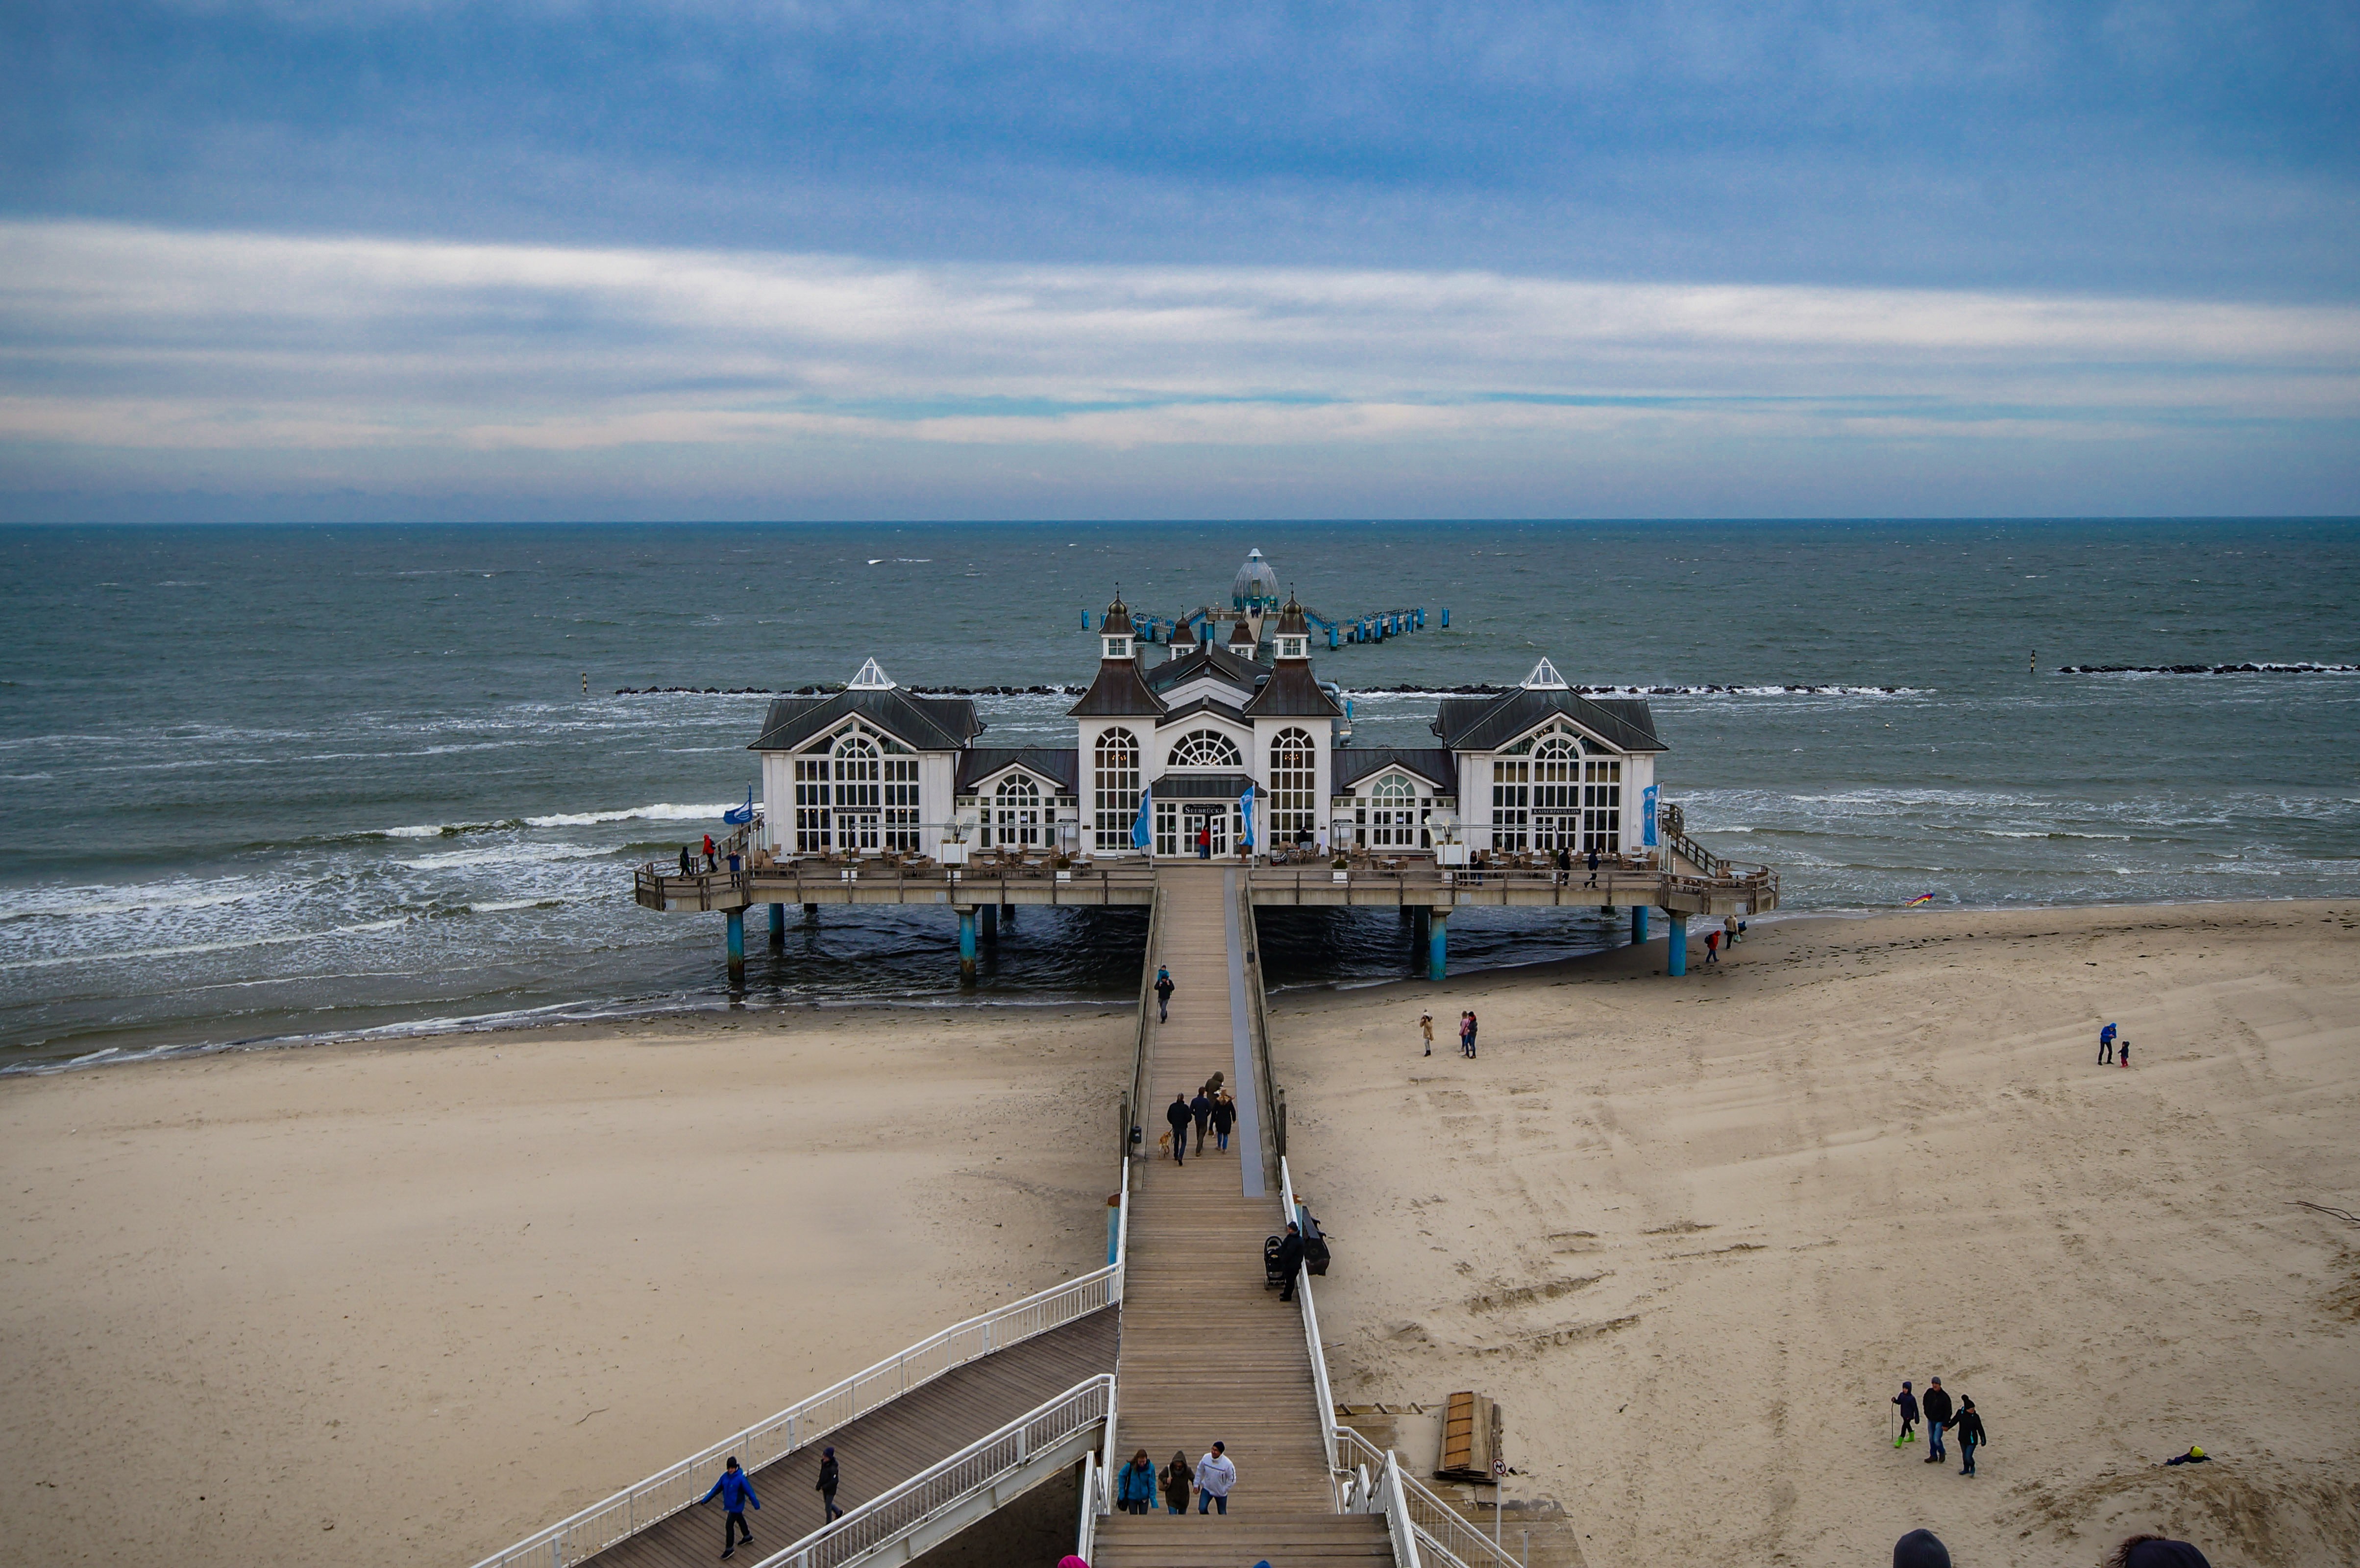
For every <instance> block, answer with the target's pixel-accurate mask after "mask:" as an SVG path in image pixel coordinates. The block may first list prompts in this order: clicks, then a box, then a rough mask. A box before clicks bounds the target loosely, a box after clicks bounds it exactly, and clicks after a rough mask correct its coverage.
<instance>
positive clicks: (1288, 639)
mask: <svg viewBox="0 0 2360 1568" xmlns="http://www.w3.org/2000/svg"><path fill="white" fill-rule="evenodd" d="M1273 646H1274V648H1276V657H1277V658H1278V659H1279V661H1280V662H1282V663H1284V662H1287V661H1290V660H1299V661H1301V662H1302V663H1305V664H1308V663H1310V662H1311V623H1310V622H1308V621H1306V620H1305V619H1304V618H1303V606H1302V605H1301V604H1298V603H1296V602H1295V593H1294V591H1293V590H1291V589H1290V590H1289V591H1288V592H1287V595H1286V604H1284V606H1283V607H1282V608H1281V609H1280V610H1279V612H1278V630H1277V632H1276V633H1275V634H1274V642H1273Z"/></svg>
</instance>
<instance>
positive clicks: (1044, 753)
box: [958, 746, 1082, 795]
mask: <svg viewBox="0 0 2360 1568" xmlns="http://www.w3.org/2000/svg"><path fill="white" fill-rule="evenodd" d="M1081 767H1082V759H1081V754H1080V753H1079V752H1076V750H1075V749H1074V748H1073V747H1072V746H974V747H971V748H970V749H968V750H967V751H966V752H965V753H963V754H961V756H960V757H959V767H958V792H959V793H960V794H962V795H971V794H973V793H975V789H976V786H978V784H981V783H982V782H984V781H985V780H986V779H990V778H991V777H992V776H994V775H995V774H999V773H1004V772H1006V771H1007V770H1008V769H1009V768H1030V769H1031V770H1032V772H1034V773H1037V774H1039V775H1040V776H1041V777H1042V778H1043V779H1050V780H1053V781H1054V783H1055V784H1056V786H1057V788H1058V789H1062V790H1064V791H1065V793H1066V794H1068V795H1070V794H1072V793H1074V791H1075V790H1076V789H1077V788H1079V786H1080V782H1081Z"/></svg>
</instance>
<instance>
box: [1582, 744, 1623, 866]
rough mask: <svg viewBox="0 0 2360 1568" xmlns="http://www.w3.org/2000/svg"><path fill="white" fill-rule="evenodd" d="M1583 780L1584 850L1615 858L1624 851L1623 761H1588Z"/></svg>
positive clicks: (1617, 758)
mask: <svg viewBox="0 0 2360 1568" xmlns="http://www.w3.org/2000/svg"><path fill="white" fill-rule="evenodd" d="M1581 780H1582V781H1581V847H1582V848H1583V849H1585V850H1590V849H1594V850H1597V851H1598V852H1599V853H1601V854H1602V855H1612V854H1615V853H1617V852H1618V851H1620V850H1621V849H1622V758H1621V757H1590V758H1588V759H1586V760H1585V761H1584V762H1583V763H1582V765H1581Z"/></svg>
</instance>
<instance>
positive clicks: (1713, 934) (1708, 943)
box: [1704, 926, 1721, 964]
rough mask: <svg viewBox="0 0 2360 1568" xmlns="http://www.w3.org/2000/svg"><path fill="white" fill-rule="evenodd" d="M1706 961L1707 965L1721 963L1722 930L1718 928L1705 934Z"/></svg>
mask: <svg viewBox="0 0 2360 1568" xmlns="http://www.w3.org/2000/svg"><path fill="white" fill-rule="evenodd" d="M1704 961H1705V962H1706V963H1707V964H1718V963H1720V962H1721V929H1720V928H1719V927H1718V926H1716V927H1715V928H1713V929H1712V930H1711V931H1707V932H1705V933H1704Z"/></svg>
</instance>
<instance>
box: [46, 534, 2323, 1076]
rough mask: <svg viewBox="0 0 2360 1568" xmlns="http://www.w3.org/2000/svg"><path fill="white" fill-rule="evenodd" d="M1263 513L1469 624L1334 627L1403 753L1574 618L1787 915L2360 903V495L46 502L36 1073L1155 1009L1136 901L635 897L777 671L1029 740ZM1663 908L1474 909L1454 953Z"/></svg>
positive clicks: (728, 780)
mask: <svg viewBox="0 0 2360 1568" xmlns="http://www.w3.org/2000/svg"><path fill="white" fill-rule="evenodd" d="M1254 549H1259V550H1262V552H1263V554H1264V556H1265V557H1266V558H1267V559H1268V561H1269V562H1270V564H1271V565H1272V566H1273V568H1274V569H1275V571H1276V572H1277V573H1278V577H1279V581H1280V582H1281V583H1282V584H1284V585H1287V586H1291V587H1293V588H1295V590H1296V591H1298V592H1299V593H1300V594H1301V596H1302V598H1303V600H1304V601H1305V603H1306V604H1310V605H1311V606H1313V607H1314V608H1315V609H1316V610H1317V611H1318V612H1319V613H1320V614H1321V615H1324V616H1326V617H1327V618H1329V619H1336V620H1343V619H1349V618H1356V617H1361V616H1367V615H1375V614H1380V613H1384V612H1393V611H1404V610H1415V609H1418V608H1421V607H1422V608H1423V609H1424V610H1425V612H1426V625H1425V628H1424V629H1423V630H1420V631H1416V632H1414V633H1410V634H1406V635H1403V636H1398V637H1391V638H1389V639H1387V640H1385V641H1382V642H1379V643H1373V644H1369V645H1349V644H1348V645H1346V646H1344V647H1342V648H1338V649H1336V650H1334V651H1329V650H1327V648H1325V647H1324V646H1321V647H1318V648H1317V654H1318V657H1317V670H1318V671H1319V673H1320V675H1321V676H1322V677H1323V678H1325V679H1328V680H1332V681H1337V682H1338V683H1340V684H1341V686H1342V687H1343V689H1344V690H1345V691H1346V692H1347V693H1348V694H1349V697H1350V699H1351V702H1352V710H1353V719H1354V728H1355V738H1356V739H1357V740H1358V742H1359V743H1360V744H1363V745H1386V744H1393V745H1421V744H1431V736H1430V735H1429V733H1428V731H1427V728H1426V725H1427V723H1428V721H1429V720H1430V719H1431V718H1432V716H1433V713H1434V709H1435V702H1436V699H1437V693H1439V692H1442V691H1448V690H1450V689H1454V688H1461V687H1467V686H1470V685H1478V684H1482V683H1491V684H1494V685H1506V684H1513V683H1514V682H1515V681H1519V680H1521V679H1522V678H1523V677H1524V674H1525V673H1526V671H1527V670H1530V669H1531V668H1532V667H1533V665H1534V664H1535V662H1536V661H1537V660H1538V659H1541V658H1543V657H1546V658H1548V659H1551V660H1553V661H1554V662H1555V663H1556V665H1557V668H1558V669H1559V670H1561V671H1563V672H1564V674H1565V676H1566V678H1567V679H1568V680H1569V681H1573V682H1575V683H1576V684H1578V685H1585V686H1590V687H1594V688H1598V689H1601V690H1612V691H1616V692H1624V693H1629V692H1635V693H1640V694H1644V695H1646V696H1647V697H1648V698H1649V699H1650V700H1651V701H1652V702H1653V703H1654V706H1655V718H1656V724H1657V726H1658V729H1659V730H1660V732H1661V734H1662V735H1663V738H1664V739H1665V741H1666V743H1667V744H1668V745H1669V746H1670V748H1671V749H1670V751H1669V753H1668V755H1667V756H1666V757H1664V758H1663V759H1662V762H1661V767H1660V774H1659V777H1660V780H1661V783H1662V785H1663V798H1664V800H1666V801H1667V802H1676V803H1677V804H1678V805H1680V806H1681V807H1682V808H1683V810H1684V812H1685V815H1686V818H1687V822H1688V826H1689V828H1690V831H1691V832H1692V833H1694V834H1695V836H1697V837H1698V838H1699V839H1700V840H1701V841H1703V842H1704V843H1705V844H1708V845H1710V846H1711V847H1712V848H1714V849H1716V850H1718V851H1720V852H1721V853H1723V854H1726V855H1732V856H1734V857H1737V858H1741V859H1745V860H1752V861H1758V862H1764V863H1767V864H1770V865H1774V866H1777V867H1778V869H1779V871H1780V874H1781V877H1782V879H1783V885H1784V888H1785V899H1786V912H1787V913H1788V914H1789V915H1791V914H1794V913H1797V912H1854V911H1875V910H1889V909H1897V908H1902V907H1905V906H1907V905H1909V904H1910V903H1911V902H1912V901H1913V900H1916V899H1917V898H1919V897H1920V896H1921V895H1931V899H1930V902H1928V903H1927V904H1923V905H1920V906H1919V907H1920V908H1931V909H1961V908H1971V909H1983V908H2021V907H2027V906H2039V905H2085V904H2102V903H2103V904H2118V903H2157V902H2182V901H2196V900H2212V899H2246V898H2308V897H2319V896H2333V897H2349V896H2352V895H2354V894H2355V893H2360V741H2355V736H2360V612H2355V606H2360V524H2355V522H2353V521H2351V520H2326V521H2319V520H2261V521H2255V520H2239V521H2205V520H2186V521H2140V522H2117V521H2084V520H2072V519H2056V520H2045V521H2004V522H1972V521H1961V522H1939V523H1928V522H1875V521H1860V522H1777V521H1743V522H1678V523H1655V522H1648V523H1595V522H1560V523H1549V522H1494V523H1485V522H1466V523H1380V522H1359V523H1355V522H1337V523H1318V524H1308V523H1223V522H1198V523H1120V524H1114V523H1109V524H1073V523H1022V522H1011V523H994V524H961V525H920V524H907V525H890V524H859V525H829V526H819V525H808V526H807V525H775V526H727V527H720V526H704V525H686V524H682V525H634V526H611V527H610V526H597V527H591V526H582V527H569V526H515V527H509V526H469V527H415V528H413V527H396V526H377V527H318V528H311V527H268V528H264V527H256V528H244V527H217V526H207V527H180V528H176V527H137V528H131V527H124V528H8V529H0V615H5V640H4V641H0V648H5V658H0V802H5V811H4V812H0V1072H17V1073H21V1072H41V1071H52V1070H57V1069H60V1068H64V1067H69V1066H75V1065H81V1066H91V1065H97V1064H105V1063H112V1062H126V1061H135V1060H139V1059H142V1058H147V1057H153V1056H156V1055H159V1054H169V1053H175V1052H182V1051H212V1050H221V1049H227V1048H234V1047H257V1046H264V1045H291V1044H297V1043H300V1042H305V1041H314V1040H337V1039H351V1038H355V1037H360V1038H403V1037H412V1036H426V1035H433V1034H438V1033H443V1032H446V1031H452V1030H460V1029H497V1028H503V1027H509V1026H515V1025H519V1024H526V1023H537V1022H547V1021H555V1020H569V1019H581V1020H592V1019H602V1018H625V1017H647V1016H655V1015H669V1014H695V1013H718V1012H722V1011H724V1010H727V1009H738V1008H742V1009H746V1010H748V1011H752V1012H757V1013H759V1012H761V1011H763V1010H767V1009H777V1008H785V1007H836V1006H879V1005H884V1006H893V1007H912V1008H938V1009H939V1008H962V1009H963V1008H980V1007H989V1008H1001V1009H1014V1008H1026V1007H1054V1006H1066V1005H1072V1004H1075V1003H1087V1002H1094V1001H1102V1002H1107V1003H1110V1004H1121V1003H1124V1002H1127V1000H1128V998H1129V997H1130V996H1131V995H1132V994H1133V990H1134V987H1135V986H1136V985H1137V975H1138V970H1137V964H1138V962H1139V954H1140V946H1141V942H1142V935H1143V917H1142V915H1140V914H1139V913H1137V912H1126V911H1120V910H1115V911H1089V910H1054V909H1023V910H1020V911H1018V913H1017V914H1016V916H1015V918H1014V919H1013V920H1011V921H1009V922H1008V923H1007V924H1006V926H1005V928H1004V929H1003V931H1002V933H1001V935H1000V941H999V942H998V943H997V945H996V946H991V947H988V948H987V949H986V950H985V953H984V963H983V973H982V975H981V978H980V981H979V983H978V985H976V986H974V987H973V988H972V989H968V990H962V989H961V988H960V986H959V985H958V975H957V964H956V933H955V930H954V927H953V925H952V923H951V920H950V917H949V915H948V913H947V912H946V911H944V910H939V909H933V908H925V909H909V910H899V909H863V910H858V911H850V910H843V909H824V910H822V911H821V913H820V915H819V916H818V918H817V919H816V920H809V921H806V920H803V918H802V913H801V911H800V910H793V911H791V921H790V925H789V928H788V940H787V947H786V951H785V953H783V954H779V955H774V954H772V953H769V952H768V951H767V950H766V947H765V944H764V943H763V942H762V941H761V940H760V937H759V934H757V935H755V936H754V938H753V940H752V941H751V942H749V950H750V951H749V953H748V977H747V988H746V990H745V991H744V992H743V993H742V994H740V995H732V993H731V992H730V990H729V989H728V987H727V983H726V975H725V971H724V953H723V940H722V922H721V918H720V917H719V916H717V915H715V916H710V917H690V916H680V915H672V916H666V915H660V914H655V913H651V912H650V911H647V910H644V909H639V908H638V907H637V906H636V905H635V904H634V903H633V901H632V898H631V873H632V868H633V867H634V866H636V865H638V864H639V863H642V862H645V861H649V860H670V859H672V858H673V857H675V856H676V855H677V854H678V852H679V849H680V846H681V845H682V844H684V843H693V842H695V841H697V840H700V839H701V838H702V837H703V835H704V834H705V833H708V832H715V833H717V832H718V830H719V829H720V827H721V821H720V819H721V813H722V811H724V810H725V809H727V808H728V807H730V806H733V805H737V804H740V803H742V802H743V801H744V800H746V798H747V794H748V789H749V787H750V786H753V785H754V784H755V783H756V780H757V768H756V764H755V758H754V757H753V755H752V754H751V753H750V752H748V750H747V745H748V742H750V741H751V740H752V739H753V738H754V736H755V734H756V732H757V729H758V727H759V722H760V719H761V716H762V713H763V709H764V704H765V702H766V701H767V698H766V697H765V696H764V695H762V694H761V693H762V692H763V691H771V690H782V689H790V688H794V687H799V686H804V685H809V684H812V683H814V682H829V681H845V680H847V679H849V678H850V677H851V676H852V674H853V673H854V672H855V671H856V670H858V668H859V667H860V664H861V662H862V661H863V660H864V659H869V658H872V657H873V658H875V659H877V660H878V661H879V662H880V664H881V665H882V666H883V668H884V669H885V670H886V671H887V672H888V673H889V674H890V675H891V676H892V677H893V678H894V679H896V680H897V681H901V682H902V683H904V684H906V685H913V686H921V687H958V688H970V689H974V688H982V689H986V690H985V691H984V692H983V694H981V695H979V696H978V698H977V702H978V709H979V711H980V713H981V715H982V717H983V719H984V720H985V721H986V723H987V724H989V731H988V732H987V735H986V736H985V740H986V742H987V743H988V744H1002V745H1020V744H1033V743H1050V744H1070V741H1071V737H1072V735H1073V730H1072V727H1071V724H1070V723H1069V721H1067V720H1066V719H1065V709H1066V708H1067V707H1068V706H1069V705H1070V704H1071V702H1072V701H1073V696H1072V695H1071V691H1070V689H1077V688H1079V687H1080V686H1082V685H1084V684H1086V683H1087V681H1088V680H1089V678H1090V675H1091V673H1092V670H1093V668H1094V663H1095V656H1096V644H1095V642H1094V640H1093V638H1092V636H1091V634H1090V633H1089V632H1087V630H1085V628H1084V616H1085V615H1090V616H1092V617H1093V618H1094V617H1095V616H1096V615H1097V614H1098V612H1100V611H1101V610H1102V608H1103V606H1104V605H1105V604H1106V603H1107V601H1108V599H1109V597H1110V596H1111V595H1112V594H1113V593H1115V592H1116V590H1117V588H1118V586H1120V592H1121V593H1122V594H1123V596H1124V597H1125V598H1126V599H1127V600H1129V601H1130V603H1131V604H1132V605H1134V606H1136V607H1137V608H1138V610H1139V611H1140V612H1142V613H1144V614H1153V615H1161V616H1163V617H1164V618H1166V619H1169V618H1170V617H1172V616H1175V615H1179V614H1182V613H1184V612H1185V611H1186V610H1188V609H1191V608H1193V607H1195V606H1197V605H1200V604H1207V603H1215V604H1223V603H1226V602H1227V600H1228V598H1229V591H1230V584H1231V582H1232V579H1233V578H1234V576H1235V574H1236V572H1237V569H1238V567H1239V564H1240V561H1242V560H1243V558H1244V557H1245V555H1246V552H1247V551H1248V550H1254ZM1446 609H1447V610H1448V616H1449V625H1448V627H1447V628H1445V627H1444V626H1443V625H1442V619H1443V613H1444V611H1445V610H1446ZM1320 641H1321V643H1322V644H1324V641H1325V639H1324V637H1323V638H1321V639H1320ZM651 688H652V689H654V690H653V691H650V689H651ZM748 689H754V690H752V691H748ZM1061 689H1062V690H1061ZM757 931H759V927H758V928H757ZM1625 939H1626V931H1625V927H1624V925H1623V922H1622V921H1620V920H1607V919H1604V918H1602V917H1601V916H1600V915H1598V914H1597V913H1595V912H1594V911H1579V912H1562V913H1560V912H1557V911H1546V910H1491V911H1465V912H1462V913H1461V914H1460V915H1459V917H1458V918H1456V919H1454V920H1452V922H1451V944H1452V946H1451V962H1452V965H1453V968H1454V970H1459V971H1477V970H1484V969H1495V968H1501V967H1505V966H1511V965H1517V964H1533V963H1539V962H1546V961H1548V960H1553V959H1557V958H1563V957H1566V956H1568V955H1572V954H1577V953H1586V952H1592V951H1596V950H1598V949H1600V948H1601V947H1605V946H1609V945H1612V944H1613V943H1615V942H1621V941H1623V940H1625ZM1263 946H1264V950H1265V961H1266V964H1267V968H1268V972H1269V974H1270V976H1271V978H1272V981H1273V984H1274V985H1279V986H1281V987H1300V986H1316V985H1363V984H1369V983H1372V982H1376V981H1381V980H1385V979H1392V978H1397V977H1400V976H1403V975H1409V974H1411V973H1414V972H1415V965H1416V962H1417V955H1416V954H1415V953H1414V952H1413V951H1412V947H1411V943H1410V937H1409V931H1408V929H1407V927H1406V926H1405V925H1404V923H1403V922H1402V920H1400V919H1399V918H1398V917H1397V916H1396V915H1394V914H1393V913H1390V912H1386V911H1368V910H1360V911H1304V912H1294V913H1287V914H1284V915H1278V914H1274V915H1273V916H1272V918H1271V919H1270V920H1268V922H1267V923H1266V926H1265V930H1264V933H1263Z"/></svg>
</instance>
